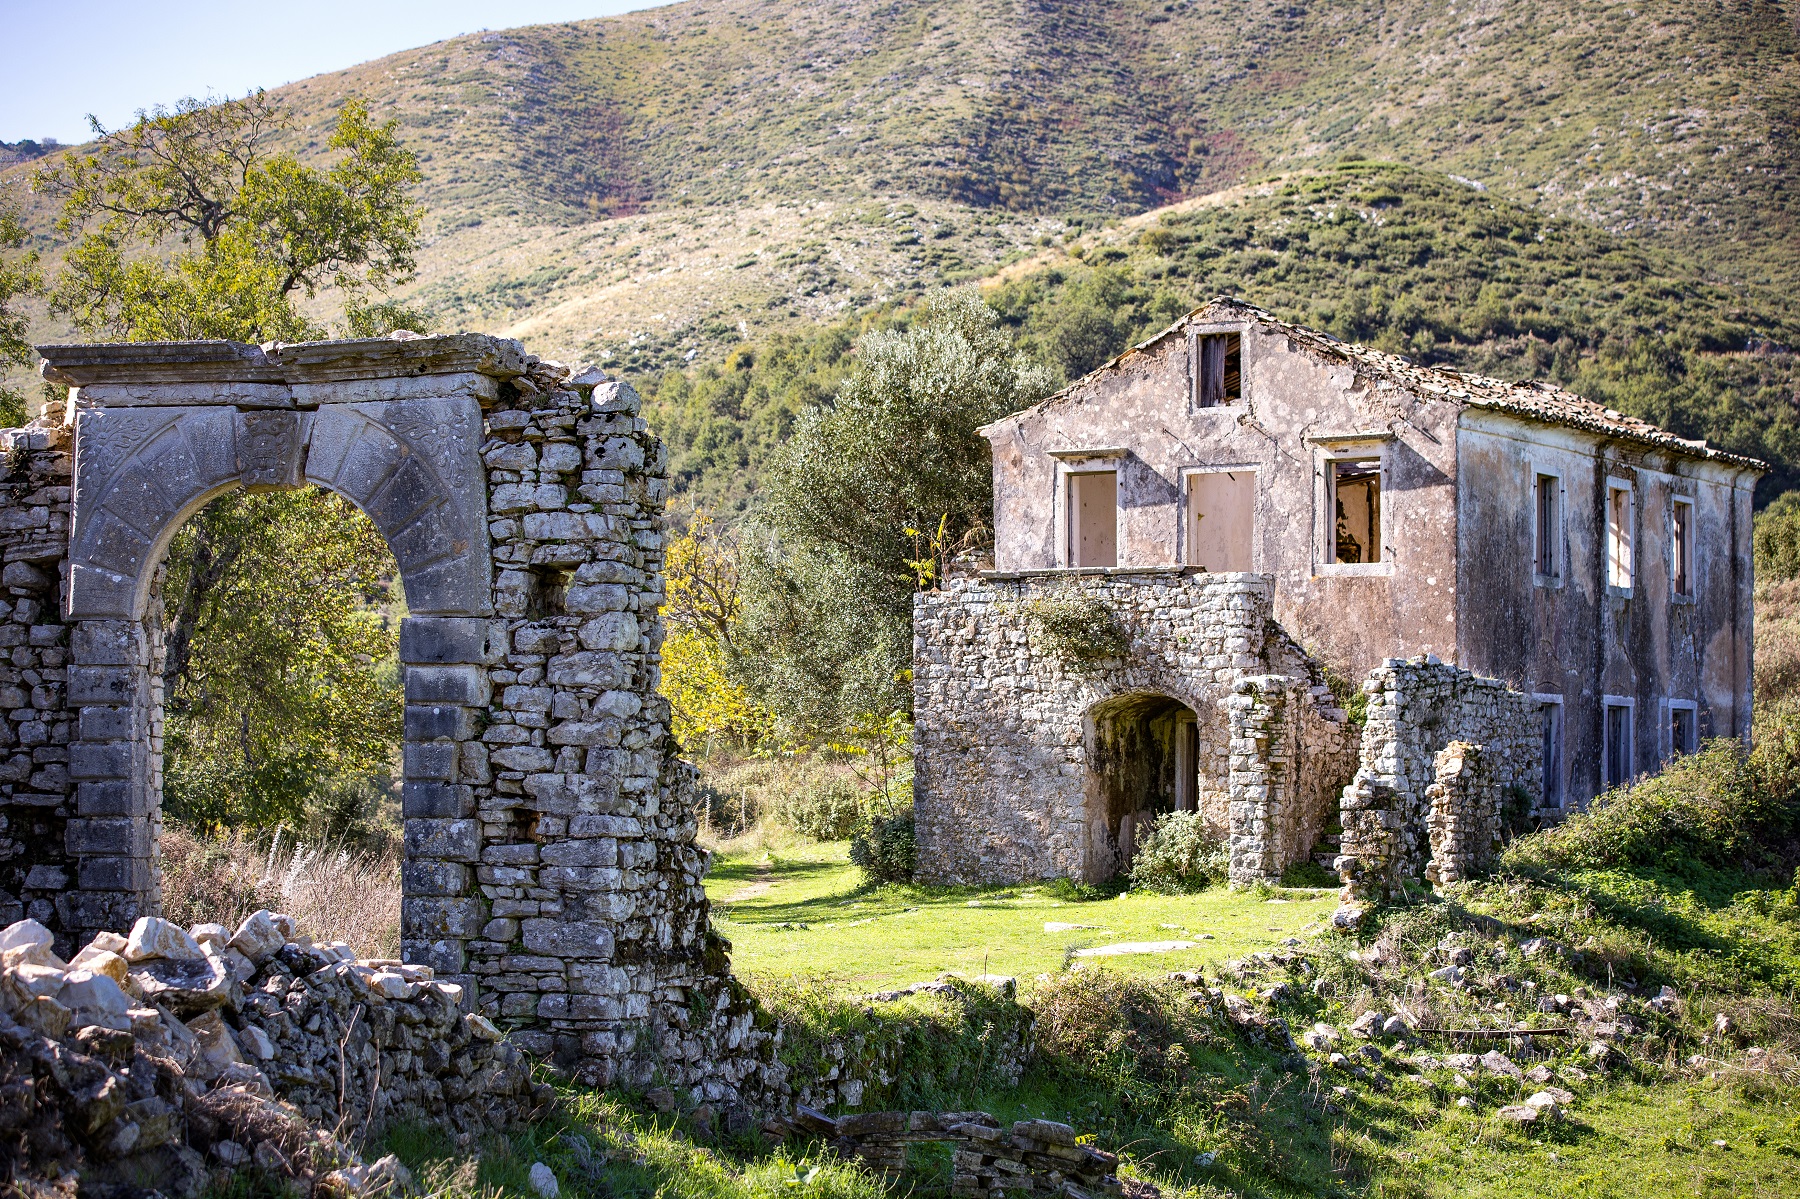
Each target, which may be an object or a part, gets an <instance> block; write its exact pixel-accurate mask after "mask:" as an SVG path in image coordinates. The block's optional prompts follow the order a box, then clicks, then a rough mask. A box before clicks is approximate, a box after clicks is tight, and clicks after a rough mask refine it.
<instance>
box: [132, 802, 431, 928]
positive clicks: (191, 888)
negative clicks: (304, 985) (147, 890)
mask: <svg viewBox="0 0 1800 1199" xmlns="http://www.w3.org/2000/svg"><path fill="white" fill-rule="evenodd" d="M161 849H162V866H163V880H162V902H163V914H164V915H165V916H167V917H168V918H169V919H171V920H174V921H176V922H177V923H179V924H182V925H193V924H199V923H201V922H203V921H215V922H217V923H219V924H225V925H229V926H232V927H234V928H235V927H236V926H237V924H238V922H239V921H241V920H242V919H243V918H244V917H245V916H248V915H249V914H250V913H251V912H254V911H256V910H257V909H258V908H270V909H273V910H276V911H282V912H286V913H287V914H288V915H290V916H292V917H293V918H294V920H295V921H296V922H297V923H298V924H299V926H300V927H301V928H302V929H303V930H305V932H306V934H307V935H308V936H310V937H312V938H313V939H314V940H315V941H343V942H345V943H346V944H348V945H350V946H351V947H353V948H354V949H355V950H356V952H357V953H358V954H359V955H361V956H363V957H375V958H392V957H398V956H399V954H400V857H399V853H398V851H397V850H396V849H394V848H391V847H390V848H389V849H387V850H386V851H384V852H377V853H370V852H366V851H359V850H354V849H349V848H345V847H343V846H337V845H306V844H303V843H301V842H299V841H297V840H296V839H295V838H294V837H293V836H292V835H291V834H287V833H284V832H282V831H280V830H278V831H277V832H276V833H275V834H274V836H273V837H272V838H270V839H268V840H267V841H261V840H259V839H257V838H253V837H252V836H250V835H249V834H247V833H245V832H243V831H242V830H231V831H226V830H221V831H219V832H216V833H212V834H204V835H196V834H195V833H192V832H190V831H188V830H186V829H182V828H170V829H168V830H166V831H165V832H164V833H163V836H162V841H161Z"/></svg>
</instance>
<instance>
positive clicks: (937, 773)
mask: <svg viewBox="0 0 1800 1199" xmlns="http://www.w3.org/2000/svg"><path fill="white" fill-rule="evenodd" d="M981 432H982V433H983V434H984V435H985V436H986V437H987V438H988V440H989V442H990V443H991V446H992V451H993V464H994V552H993V559H992V561H991V562H980V561H967V562H964V563H962V564H961V565H962V569H961V571H960V572H959V573H956V574H954V575H953V577H952V578H951V579H949V580H948V581H947V582H946V584H945V586H944V589H943V590H941V591H938V592H934V593H929V594H926V595H922V596H920V597H919V599H918V601H917V604H916V606H915V609H914V613H915V623H914V660H915V661H914V717H915V720H916V730H917V731H916V738H917V744H918V747H919V749H918V763H917V773H916V776H915V777H916V780H917V781H916V784H915V786H916V791H915V810H916V818H917V821H918V828H919V845H920V854H919V860H920V862H921V863H922V873H923V874H924V876H925V877H927V878H929V879H932V880H934V881H944V882H950V881H955V882H964V883H977V882H1016V881H1021V880H1027V879H1037V878H1051V877H1057V876H1071V877H1075V878H1080V879H1087V880H1090V881H1098V880H1100V879H1104V878H1108V877H1111V876H1113V875H1115V874H1117V873H1119V872H1121V871H1123V870H1124V869H1125V868H1126V867H1127V865H1128V864H1129V862H1130V860H1131V858H1132V856H1133V854H1134V852H1135V849H1136V846H1137V845H1138V844H1139V842H1140V840H1141V836H1142V830H1143V829H1144V828H1145V826H1146V824H1147V822H1149V821H1150V820H1153V819H1154V818H1156V817H1157V816H1159V815H1161V814H1162V813H1166V812H1172V811H1181V810H1188V811H1197V812H1199V813H1200V814H1201V815H1202V817H1203V818H1204V820H1205V822H1206V824H1207V825H1208V826H1209V828H1210V829H1211V831H1212V832H1213V833H1214V834H1216V835H1217V836H1219V837H1220V838H1223V839H1226V840H1228V842H1229V845H1230V859H1231V865H1230V874H1231V879H1232V881H1233V882H1235V883H1240V884H1244V883H1252V882H1255V881H1258V880H1263V879H1274V878H1278V877H1279V876H1280V875H1281V874H1282V872H1283V871H1284V870H1285V869H1286V868H1288V867H1290V866H1292V865H1295V864H1296V863H1301V862H1304V861H1305V860H1306V859H1308V858H1309V857H1310V858H1315V859H1317V860H1318V861H1320V862H1321V863H1329V864H1331V865H1332V866H1333V867H1334V868H1335V869H1336V870H1337V872H1338V874H1339V876H1340V878H1341V880H1342V882H1343V883H1344V885H1345V898H1346V899H1347V900H1349V901H1352V902H1353V903H1354V902H1356V901H1361V900H1365V899H1374V898H1380V897H1382V896H1386V895H1391V894H1394V893H1395V892H1397V891H1398V890H1399V889H1400V888H1402V887H1403V886H1404V884H1405V883H1406V881H1407V880H1410V879H1425V878H1429V879H1434V880H1438V881H1445V882H1448V881H1451V880H1453V879H1456V878H1463V877H1467V876H1468V875H1469V873H1470V872H1471V871H1473V870H1476V869H1479V867H1480V866H1481V865H1482V864H1483V863H1484V862H1485V861H1486V860H1487V858H1488V857H1489V856H1490V855H1491V853H1492V852H1493V850H1494V847H1495V844H1496V841H1497V839H1498V838H1499V836H1500V835H1501V825H1502V817H1503V813H1504V814H1505V815H1506V816H1507V817H1508V818H1510V819H1511V820H1512V822H1513V823H1514V824H1515V825H1523V824H1526V823H1529V822H1535V821H1543V820H1549V819H1556V818H1557V817H1559V816H1560V815H1561V813H1562V812H1564V811H1565V810H1567V809H1568V808H1569V807H1570V806H1571V805H1579V804H1582V803H1585V802H1586V801H1587V800H1588V799H1589V798H1591V797H1592V796H1594V795H1596V794H1598V793H1599V792H1601V791H1603V790H1605V789H1606V788H1608V787H1613V786H1618V785H1621V784H1624V783H1626V782H1628V781H1629V780H1631V779H1632V778H1634V777H1636V776H1637V775H1639V774H1642V773H1645V772H1649V771H1653V770H1655V769H1657V768H1658V767H1659V766H1660V764H1661V763H1662V762H1663V761H1665V760H1667V759H1668V758H1669V757H1671V756H1672V755H1675V754H1681V753H1690V752H1692V751H1694V750H1695V749H1697V748H1698V746H1699V743H1700V739H1701V738H1702V737H1704V736H1714V737H1743V736H1746V735H1747V734H1748V731H1749V728H1750V706H1751V671H1750V654H1751V626H1752V609H1751V590H1752V588H1751V578H1750V574H1751V571H1750V561H1751V552H1750V542H1749V538H1750V524H1751V522H1750V503H1751V495H1752V492H1753V490H1754V488H1755V483H1756V479H1757V477H1758V476H1759V475H1760V474H1761V473H1762V472H1763V471H1764V470H1765V469H1766V468H1765V467H1764V466H1763V465H1762V464H1761V463H1759V462H1755V461H1752V460H1750V459H1747V458H1743V457H1740V456H1737V455H1734V454H1730V453H1726V452H1722V451H1720V450H1717V449H1714V448H1712V447H1710V446H1708V445H1706V444H1705V443H1704V442H1698V441H1690V440H1687V439H1684V438H1681V437H1677V436H1675V435H1673V434H1671V433H1668V432H1666V431H1664V430H1662V429H1658V428H1656V427H1655V426H1653V425H1650V424H1648V423H1646V422H1644V421H1642V420H1638V419H1636V418H1633V417H1628V416H1625V415H1624V414H1622V413H1619V412H1615V411H1613V410H1611V409H1606V408H1603V407H1601V406H1600V405H1598V404H1595V403H1593V402H1592V401H1589V400H1585V399H1582V398H1581V397H1579V396H1574V395H1571V394H1569V393H1567V392H1563V391H1562V390H1561V389H1559V388H1557V387H1555V386H1553V385H1548V384H1536V383H1524V384H1513V383H1505V382H1501V381H1499V380H1495V379H1485V378H1480V377H1477V376H1474V375H1467V374H1462V373H1459V372H1456V371H1451V370H1445V369H1438V368H1427V367H1420V366H1417V365H1415V364H1413V363H1411V362H1409V361H1407V360H1406V359H1403V358H1399V357H1396V356H1394V355H1390V354H1384V353H1380V352H1377V351H1375V350H1372V349H1369V348H1368V347H1364V346H1355V345H1346V344H1345V343H1343V342H1339V341H1337V340H1336V339H1334V338H1331V337H1329V336H1327V335H1325V334H1323V333H1319V332H1317V331H1314V330H1310V329H1304V328H1301V327H1299V326H1297V325H1293V324H1289V323H1287V322H1284V321H1281V320H1278V319H1276V318H1275V317H1273V316H1271V315H1270V314H1269V313H1267V312H1264V311H1262V310H1261V309H1258V308H1255V307H1253V306H1251V305H1249V304H1244V303H1242V302H1240V301H1237V300H1231V299H1225V298H1221V299H1219V300H1215V301H1213V302H1212V303H1211V304H1209V305H1207V306H1205V307H1203V308H1201V309H1197V310H1196V311H1194V312H1192V313H1190V314H1189V315H1188V316H1186V317H1184V318H1183V319H1182V320H1180V321H1178V322H1176V323H1175V324H1174V325H1173V326H1171V327H1170V328H1168V329H1166V330H1164V331H1163V332H1162V333H1160V334H1158V335H1157V336H1156V337H1153V338H1151V339H1150V340H1148V341H1146V342H1144V343H1143V344H1141V345H1139V346H1136V347H1134V348H1132V349H1131V350H1128V351H1127V352H1126V353H1124V354H1122V355H1120V356H1119V357H1118V358H1115V359H1114V360H1113V361H1111V362H1109V363H1107V364H1106V365H1104V366H1102V367H1100V368H1099V369H1098V370H1096V371H1094V372H1092V373H1090V374H1088V375H1086V376H1084V377H1083V378H1081V379H1079V380H1077V381H1075V382H1074V383H1072V384H1070V385H1069V386H1068V387H1067V388H1065V389H1064V390H1063V391H1061V392H1059V393H1058V394H1056V395H1053V396H1051V397H1050V398H1048V399H1046V400H1044V401H1042V402H1041V403H1039V404H1036V405H1034V406H1032V407H1031V408H1028V409H1026V410H1025V411H1023V412H1018V413H1014V414H1012V415H1010V416H1006V417H1003V418H1002V419H1000V420H998V421H995V422H994V423H993V424H991V425H989V426H987V427H986V428H984V429H983V430H981ZM1084 625H1085V627H1086V629H1087V632H1086V633H1083V632H1082V628H1083V626H1084ZM1334 688H1335V690H1334ZM1349 709H1358V710H1360V711H1363V712H1366V714H1367V718H1366V721H1359V720H1357V719H1355V718H1353V717H1352V716H1351V715H1350V713H1349V711H1348V710H1349ZM1359 723H1360V725H1361V727H1358V724H1359ZM1340 830H1341V831H1340ZM1333 841H1339V842H1340V843H1339V844H1337V845H1333Z"/></svg>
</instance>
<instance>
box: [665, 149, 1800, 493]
mask: <svg viewBox="0 0 1800 1199" xmlns="http://www.w3.org/2000/svg"><path fill="white" fill-rule="evenodd" d="M1221 293H1229V294H1234V295H1238V296H1242V297H1245V298H1248V299H1250V300H1253V301H1254V302H1256V303H1258V304H1261V305H1263V306H1265V307H1267V308H1269V309H1271V310H1273V311H1274V312H1276V313H1277V314H1279V315H1281V316H1284V317H1287V318H1290V319H1293V320H1297V321H1300V322H1303V323H1305V324H1308V325H1312V326H1314V327H1317V328H1322V329H1325V330H1327V331H1329V332H1331V333H1333V334H1335V335H1337V336H1340V337H1343V338H1346V339H1349V340H1356V341H1363V342H1369V343H1372V344H1374V345H1377V346H1379V347H1381V348H1383V349H1387V350H1391V351H1393V352H1396V353H1401V354H1406V355H1408V356H1410V357H1412V358H1414V359H1415V360H1418V361H1421V362H1425V363H1431V364H1442V365H1451V366H1456V367H1459V368H1463V369H1468V370H1475V371H1479V372H1482V373H1488V374H1494V375H1498V376H1501V377H1505V378H1550V379H1555V380H1558V381H1560V382H1562V383H1563V384H1565V385H1567V386H1569V387H1572V388H1574V389H1576V390H1579V391H1581V392H1582V393H1584V394H1586V395H1589V396H1591V397H1593V398H1595V399H1598V400H1600V401H1602V402H1604V403H1606V404H1608V405H1611V406H1613V407H1616V408H1619V409H1621V410H1623V411H1627V412H1631V413H1633V414H1635V415H1639V416H1643V417H1645V418H1647V419H1650V420H1653V421H1656V422H1657V423H1659V424H1662V425H1664V426H1666V427H1668V428H1670V429H1672V430H1674V431H1675V432H1678V433H1680V434H1682V435H1684V436H1689V437H1706V438H1709V439H1711V440H1712V441H1714V442H1715V443H1716V444H1719V445H1721V446H1724V447H1726V448H1729V449H1732V450H1736V451H1739V452H1743V453H1749V454H1754V455H1757V456H1759V457H1762V458H1764V459H1767V460H1768V461H1770V462H1771V463H1773V464H1775V466H1776V471H1775V474H1774V475H1773V476H1772V477H1771V478H1770V479H1768V480H1766V481H1765V482H1764V484H1763V487H1762V491H1761V492H1760V494H1761V495H1762V496H1763V498H1764V499H1765V500H1766V499H1767V498H1769V497H1772V496H1774V495H1775V494H1778V493H1779V492H1780V491H1781V490H1785V489H1786V488H1788V487H1790V486H1794V485H1796V484H1797V483H1800V474H1797V473H1796V468H1797V467H1800V414H1797V412H1796V397H1800V357H1797V356H1796V354H1795V353H1794V352H1793V348H1794V347H1800V320H1797V319H1796V318H1794V317H1793V316H1791V315H1790V314H1789V313H1788V312H1787V311H1786V310H1785V309H1783V308H1780V307H1777V306H1775V305H1773V304H1769V303H1763V302H1760V301H1757V300H1756V299H1755V298H1754V297H1748V296H1746V295H1745V294H1744V293H1742V292H1740V291H1737V290H1734V289H1731V288H1728V287H1725V286H1722V285H1720V284H1718V283H1714V282H1711V281H1709V280H1708V279H1707V278H1706V276H1705V274H1704V272H1702V271H1701V270H1700V269H1699V268H1698V267H1697V266H1695V265H1694V263H1693V262H1692V260H1690V259H1685V258H1683V257H1681V256H1679V255H1677V254H1674V253H1673V252H1668V251H1663V250H1659V249H1656V248H1654V247H1646V246H1645V245H1644V244H1642V243H1641V242H1638V241H1636V240H1634V239H1630V238H1622V237H1615V236H1613V235H1611V234H1608V233H1606V232H1604V231H1602V230H1599V229H1596V228H1595V227H1593V226H1591V225H1588V224H1586V223H1585V222H1581V221H1576V220H1567V219H1563V218H1557V217H1551V216H1548V215H1546V214H1545V213H1543V212H1542V211H1541V210H1539V209H1535V208H1530V207H1527V206H1525V205H1521V204H1515V203H1512V202H1510V201H1507V200H1503V199H1500V198H1497V197H1495V196H1494V195H1492V194H1491V193H1482V192H1478V191H1476V190H1474V189H1472V188H1470V187H1469V186H1467V185H1466V184H1463V183H1459V182H1457V181H1456V180H1454V179H1452V178H1450V177H1448V176H1445V175H1441V174H1438V173H1435V172H1428V171H1420V170H1417V169H1414V168H1411V167H1404V166H1398V165H1392V164H1375V163H1360V162H1359V163H1345V164H1340V165H1338V166H1336V167H1333V168H1330V169H1327V170H1324V171H1320V172H1298V173H1292V174H1289V175H1286V176H1278V177H1276V178H1273V179H1270V180H1267V181H1264V182H1261V183H1258V184H1255V185H1252V186H1248V187H1245V188H1241V189H1238V190H1236V191H1235V192H1230V193H1224V194H1221V195H1217V196H1212V197H1207V198H1206V199H1204V200H1201V201H1196V202H1190V203H1186V204H1181V205H1175V206H1171V207H1170V208H1167V209H1163V210H1160V211H1158V212H1155V213H1151V214H1146V215H1145V216H1143V217H1139V218H1135V219H1133V220H1131V221H1127V222H1123V223H1121V224H1120V225H1118V226H1115V227H1113V228H1110V229H1106V230H1103V231H1099V232H1096V233H1093V234H1090V235H1087V236H1084V237H1080V238H1076V239H1074V240H1072V241H1071V242H1069V243H1068V244H1066V245H1063V246H1059V247H1056V248H1053V249H1048V250H1044V251H1042V252H1040V253H1039V254H1038V255H1037V256H1036V257H1034V258H1032V259H1029V260H1026V261H1023V262H1020V263H1018V264H1016V265H1015V266H1013V267H1012V268H1010V269H1008V270H1007V271H1005V272H1003V273H1002V274H1001V275H1000V276H998V277H996V278H995V279H994V280H992V281H991V282H990V288H989V301H990V303H992V304H993V305H994V306H995V307H996V308H998V309H999V310H1000V311H1001V312H1002V313H1003V315H1004V316H1005V318H1006V320H1007V321H1008V322H1009V324H1011V325H1012V326H1013V328H1014V329H1015V331H1016V335H1017V338H1018V343H1019V345H1020V347H1021V349H1023V350H1025V351H1026V352H1028V353H1031V354H1033V355H1035V356H1037V357H1039V358H1041V359H1043V360H1044V361H1046V362H1049V363H1052V364H1054V365H1055V366H1057V367H1058V368H1060V369H1061V370H1062V371H1063V373H1064V374H1065V375H1066V376H1068V377H1074V376H1076V375H1079V374H1082V373H1084V372H1086V371H1087V370H1090V369H1092V368H1093V367H1095V366H1097V365H1099V364H1100V363H1101V362H1103V361H1105V360H1106V359H1107V358H1108V357H1110V356H1112V355H1113V354H1115V353H1117V352H1119V351H1120V350H1122V349H1124V348H1125V347H1126V346H1128V345H1130V344H1131V343H1132V342H1134V341H1137V340H1139V339H1141V338H1143V337H1144V336H1146V335H1148V334H1150V333H1152V332H1154V331H1156V330H1158V329H1161V328H1163V327H1164V326H1166V325H1167V324H1169V323H1170V322H1171V321H1173V320H1174V319H1175V318H1176V317H1177V316H1179V315H1180V314H1181V313H1183V312H1186V311H1188V310H1189V309H1190V308H1192V307H1194V306H1196V305H1198V304H1199V303H1201V302H1202V301H1204V300H1205V299H1206V298H1208V297H1210V296H1213V295H1217V294H1221ZM888 319H892V317H891V316H890V317H889V318H888ZM852 332H853V329H852V328H851V327H849V326H842V327H838V328H833V329H827V330H824V331H821V332H819V333H815V334H811V335H809V336H805V337H789V338H785V339H779V340H774V341H771V342H770V343H768V344H766V345H763V346H758V347H756V348H754V349H746V350H745V351H741V352H739V353H738V354H736V355H734V356H733V357H732V358H731V359H730V360H728V361H727V363H726V364H725V365H724V366H723V367H716V366H701V367H699V368H697V369H694V370H690V371H685V372H670V373H668V374H666V375H664V376H663V377H662V378H661V379H652V380H650V381H649V383H648V385H647V386H648V388H649V390H650V391H651V392H652V404H651V410H650V412H651V417H652V420H653V421H654V423H655V424H656V425H657V427H658V428H659V430H660V431H662V433H663V434H664V436H665V437H667V438H668V439H669V441H670V445H671V449H672V451H673V463H674V467H675V470H676V473H677V483H678V486H680V487H682V488H685V489H686V490H688V491H690V492H691V493H693V494H694V495H695V496H696V497H697V498H699V499H701V500H702V501H704V502H707V503H711V504H714V505H716V506H723V507H726V508H731V507H734V506H737V505H739V504H741V503H742V502H744V500H745V499H746V498H747V497H748V496H749V495H750V494H752V493H753V492H754V488H755V476H756V471H757V468H758V466H759V465H760V463H761V461H762V460H763V458H764V457H765V456H766V454H767V453H768V451H769V450H770V449H771V448H772V447H773V446H774V445H776V444H778V442H779V440H780V438H781V437H782V436H784V435H785V432H786V429H787V427H788V426H789V425H790V424H791V421H792V415H793V413H794V412H795V411H797V410H798V409H799V407H801V406H803V405H804V404H805V403H808V402H816V401H817V399H818V398H819V397H821V396H823V395H826V394H828V393H829V391H830V389H831V387H832V386H833V385H834V383H835V382H836V380H837V379H838V378H839V377H841V375H842V373H843V371H844V370H845V369H846V363H845V360H844V354H845V351H846V349H847V347H848V346H849V345H850V342H851V334H852Z"/></svg>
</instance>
